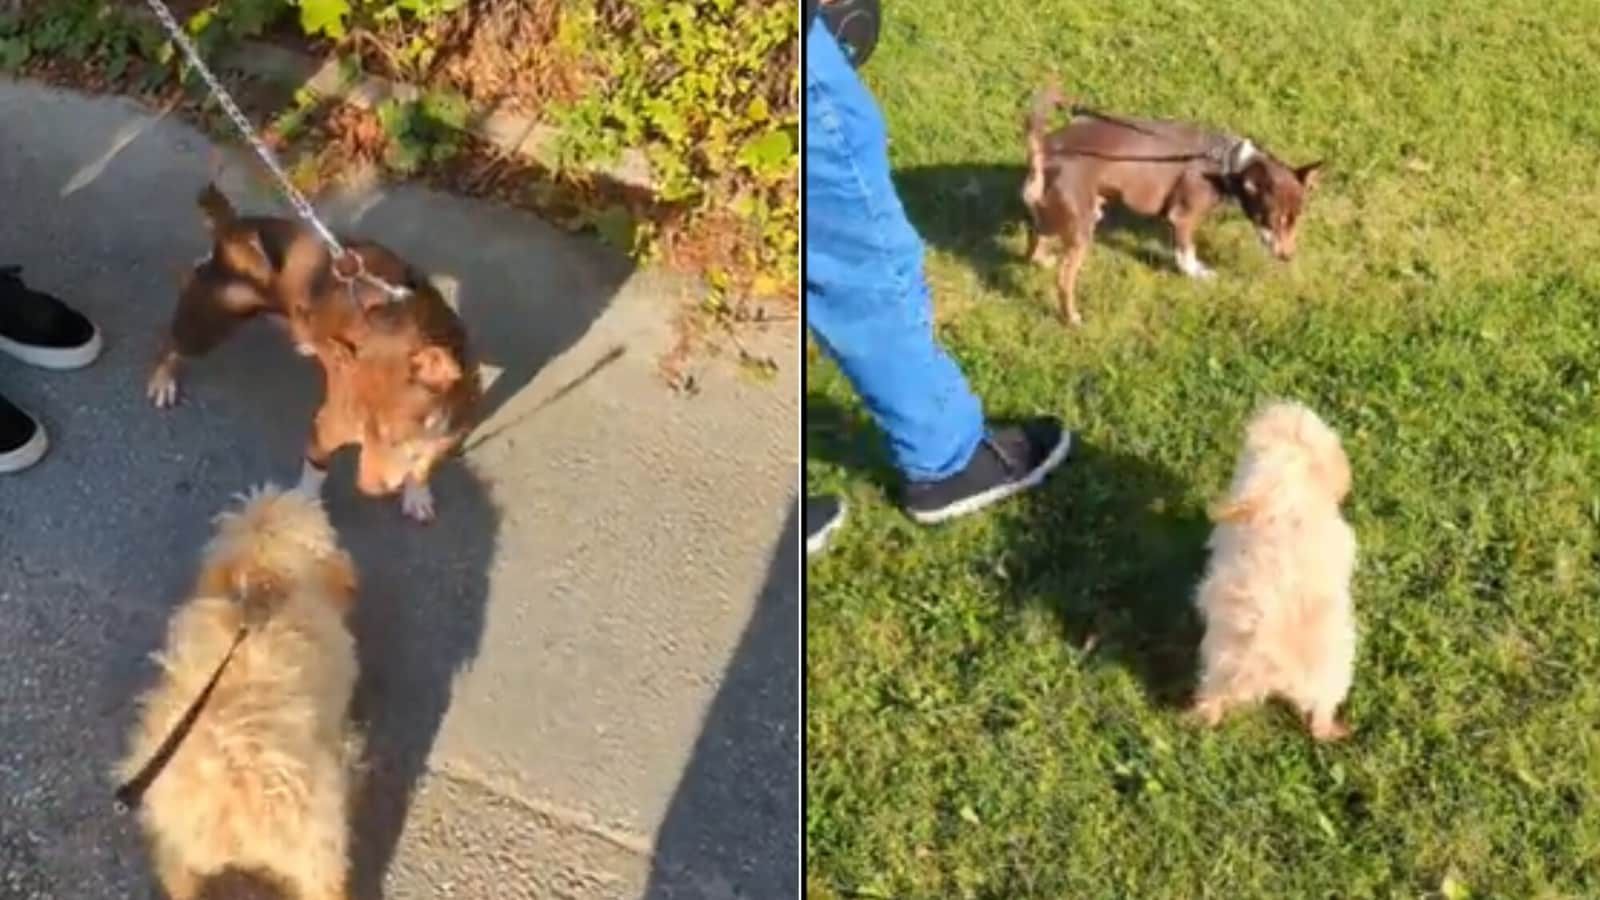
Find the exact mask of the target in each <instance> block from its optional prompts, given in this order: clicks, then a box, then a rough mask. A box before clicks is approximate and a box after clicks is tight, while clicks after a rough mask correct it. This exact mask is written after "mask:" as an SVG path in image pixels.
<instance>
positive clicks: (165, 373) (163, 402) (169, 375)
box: [144, 365, 178, 409]
mask: <svg viewBox="0 0 1600 900" xmlns="http://www.w3.org/2000/svg"><path fill="white" fill-rule="evenodd" d="M144 395H145V396H146V397H148V398H150V402H151V403H152V404H154V405H155V408H156V409H171V408H172V407H173V406H175V405H177V402H178V377H177V375H175V374H174V373H173V371H172V367H170V366H164V365H163V366H157V367H156V370H155V371H154V372H151V373H150V380H149V381H148V382H147V383H146V384H145V388H144Z"/></svg>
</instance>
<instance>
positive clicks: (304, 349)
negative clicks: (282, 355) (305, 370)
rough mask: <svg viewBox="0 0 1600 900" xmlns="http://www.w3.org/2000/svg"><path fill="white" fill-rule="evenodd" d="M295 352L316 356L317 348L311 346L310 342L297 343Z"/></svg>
mask: <svg viewBox="0 0 1600 900" xmlns="http://www.w3.org/2000/svg"><path fill="white" fill-rule="evenodd" d="M294 352H296V353H298V354H300V355H301V356H316V355H317V348H316V347H313V346H311V345H310V344H295V345H294Z"/></svg>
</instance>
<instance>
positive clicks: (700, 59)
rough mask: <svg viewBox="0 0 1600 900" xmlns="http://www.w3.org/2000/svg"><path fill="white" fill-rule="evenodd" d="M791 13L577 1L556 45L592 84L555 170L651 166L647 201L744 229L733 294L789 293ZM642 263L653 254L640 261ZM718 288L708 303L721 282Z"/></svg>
mask: <svg viewBox="0 0 1600 900" xmlns="http://www.w3.org/2000/svg"><path fill="white" fill-rule="evenodd" d="M796 33H797V22H796V15H795V5H794V4H792V3H788V2H783V0H762V2H737V0H634V2H621V0H574V2H572V3H571V4H569V6H568V7H567V8H566V10H565V17H564V19H563V22H562V28H561V30H560V33H559V35H558V37H557V43H558V44H559V45H561V46H562V47H563V49H567V50H569V51H575V50H582V51H585V52H586V55H588V56H590V57H591V58H593V59H594V60H595V65H596V67H597V69H598V70H599V73H600V76H599V78H598V79H597V83H596V86H595V88H594V89H593V90H592V91H591V92H589V93H588V94H587V95H586V96H584V97H583V98H582V99H580V100H578V101H577V102H575V103H572V104H569V105H567V106H566V107H564V108H562V109H559V110H558V111H557V112H556V119H557V121H558V122H559V124H560V126H561V131H562V135H563V138H562V140H561V142H560V144H559V146H558V148H557V153H556V158H557V163H558V165H559V166H561V167H562V168H565V169H579V168H586V167H588V166H590V165H592V164H594V163H596V162H605V161H609V160H612V159H615V158H616V157H617V156H618V154H619V153H620V152H621V151H622V150H623V149H624V148H628V147H635V148H642V149H643V150H644V152H645V154H646V155H647V157H648V158H649V160H650V165H651V170H652V174H653V176H654V178H655V182H656V183H655V187H656V191H657V195H658V199H659V200H661V201H662V202H664V203H666V204H669V205H672V206H675V207H678V208H681V209H684V210H686V211H687V212H688V217H689V223H690V226H689V227H690V229H691V230H693V227H694V225H695V223H696V222H709V221H711V220H716V219H718V217H719V216H721V217H722V218H723V221H722V224H726V222H725V218H726V216H727V215H728V214H729V213H732V214H733V215H735V216H737V217H739V218H740V219H742V220H744V222H745V223H747V224H746V228H745V229H744V230H745V231H746V232H747V238H748V239H747V240H746V241H745V242H744V243H743V245H742V246H740V247H739V248H738V249H737V250H736V251H734V252H733V254H732V258H731V259H727V260H723V261H722V262H721V263H720V264H719V268H721V267H737V268H738V269H740V270H742V271H751V272H754V273H756V274H755V275H754V277H753V278H751V279H748V283H747V284H745V285H742V286H741V287H744V288H753V289H755V290H756V292H758V293H769V292H773V291H775V290H777V289H779V288H781V286H783V285H785V284H786V283H792V282H793V281H794V280H795V276H796V274H797V272H796V266H797V263H796V257H797V248H798V246H799V227H798V222H799V209H798V193H799V192H798V173H799V153H798V146H799V140H798V138H799V115H798V102H797V100H798V94H799V81H798V62H799V59H798V52H797V47H796ZM641 250H642V252H645V253H649V252H650V250H651V248H650V247H648V246H646V247H644V248H641ZM708 274H712V275H714V276H716V277H714V278H713V279H712V281H713V292H714V293H715V294H717V295H719V296H720V294H721V289H720V288H718V287H717V284H718V283H720V282H722V281H724V280H725V278H724V276H726V275H727V272H725V271H722V272H712V273H708Z"/></svg>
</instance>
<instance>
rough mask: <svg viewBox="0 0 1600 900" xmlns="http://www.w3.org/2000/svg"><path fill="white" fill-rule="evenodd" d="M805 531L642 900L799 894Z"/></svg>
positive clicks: (776, 584) (763, 608) (785, 564)
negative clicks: (802, 545)
mask: <svg viewBox="0 0 1600 900" xmlns="http://www.w3.org/2000/svg"><path fill="white" fill-rule="evenodd" d="M799 562H800V522H799V503H798V502H795V501H791V502H790V511H789V515H788V518H787V519H786V521H785V523H784V527H783V532H782V535H781V536H780V537H779V538H778V543H777V545H776V546H775V547H774V548H773V552H772V562H771V564H770V565H769V567H768V569H767V578H766V582H765V584H764V585H763V586H762V589H761V596H760V599H758V600H757V601H756V607H755V612H754V613H753V614H752V615H751V617H750V623H749V624H748V625H747V626H746V627H745V631H744V635H743V636H742V637H741V638H740V641H739V646H738V648H737V649H736V650H735V651H734V654H733V658H732V662H730V663H729V665H728V668H727V671H726V672H725V673H724V675H723V678H722V686H721V687H720V688H719V689H718V691H717V696H716V699H714V700H713V701H712V703H711V708H710V710H709V711H708V712H707V714H706V719H705V724H704V725H703V726H702V728H701V731H700V737H699V739H698V740H697V741H696V742H695V747H694V752H693V755H692V756H691V757H690V760H689V764H688V766H687V767H686V768H685V770H684V773H683V778H682V779H681V780H680V781H679V783H678V789H677V791H676V792H675V793H674V795H673V798H672V802H671V804H670V805H669V806H668V807H667V814H666V816H665V818H664V819H663V820H662V823H661V828H660V829H659V830H658V831H657V832H656V842H655V851H654V854H653V860H652V864H651V871H650V881H649V884H648V885H647V887H646V888H645V892H644V895H643V897H642V900H735V898H737V900H779V898H783V897H795V896H798V895H797V894H796V893H795V892H796V890H797V884H798V879H799V853H800V836H799V828H800V795H799V787H800V786H799V770H800V744H799V734H798V731H797V729H798V728H799V717H800V658H799V657H800V654H799V645H800V586H799V572H800V566H799Z"/></svg>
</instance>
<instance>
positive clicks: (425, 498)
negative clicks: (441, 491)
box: [400, 481, 434, 524]
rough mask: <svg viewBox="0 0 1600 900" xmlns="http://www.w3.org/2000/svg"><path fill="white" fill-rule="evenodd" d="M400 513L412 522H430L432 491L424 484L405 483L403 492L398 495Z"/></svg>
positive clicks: (432, 514) (431, 517)
mask: <svg viewBox="0 0 1600 900" xmlns="http://www.w3.org/2000/svg"><path fill="white" fill-rule="evenodd" d="M400 512H401V513H403V514H404V515H405V517H406V518H408V519H410V520H411V521H413V522H421V523H424V524H426V523H428V522H432V521H433V519H434V510H433V491H431V490H429V489H428V486H427V485H425V484H414V483H412V482H409V481H408V482H406V486H405V490H404V491H403V492H402V493H401V494H400Z"/></svg>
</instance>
